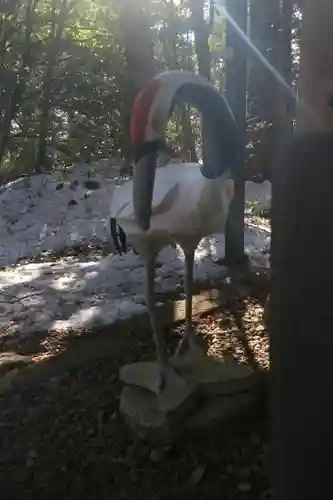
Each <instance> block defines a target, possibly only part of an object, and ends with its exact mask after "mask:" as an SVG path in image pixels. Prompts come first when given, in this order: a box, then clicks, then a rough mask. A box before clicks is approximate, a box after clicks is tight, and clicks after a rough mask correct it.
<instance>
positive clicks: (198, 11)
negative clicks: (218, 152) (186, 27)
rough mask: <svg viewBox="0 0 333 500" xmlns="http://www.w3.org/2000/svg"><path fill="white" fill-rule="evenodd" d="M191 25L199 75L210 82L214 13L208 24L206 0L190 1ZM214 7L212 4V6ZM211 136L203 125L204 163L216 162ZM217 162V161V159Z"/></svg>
mask: <svg viewBox="0 0 333 500" xmlns="http://www.w3.org/2000/svg"><path fill="white" fill-rule="evenodd" d="M189 5H190V9H191V25H192V29H193V31H194V47H195V52H196V55H197V60H198V70H199V74H200V75H201V76H203V77H205V78H207V79H208V80H210V79H211V54H210V50H209V43H208V38H209V35H210V32H211V27H212V24H213V15H214V13H213V11H212V12H211V19H210V22H209V23H207V22H206V21H205V18H204V7H205V0H190V2H189ZM211 5H212V4H211ZM209 141H210V135H209V132H208V130H206V127H205V124H204V123H202V134H201V144H202V159H203V162H204V163H209V162H212V161H214V158H210V151H211V147H210V144H209ZM215 161H216V159H215Z"/></svg>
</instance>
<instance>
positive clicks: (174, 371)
mask: <svg viewBox="0 0 333 500" xmlns="http://www.w3.org/2000/svg"><path fill="white" fill-rule="evenodd" d="M179 383H181V385H184V384H186V381H185V379H184V378H183V377H182V374H181V371H180V370H179V369H178V367H174V366H171V365H170V364H169V363H163V364H159V366H158V373H157V380H156V393H157V395H161V394H162V393H163V391H165V390H166V388H167V386H168V385H169V388H172V387H173V386H174V385H175V384H178V385H179Z"/></svg>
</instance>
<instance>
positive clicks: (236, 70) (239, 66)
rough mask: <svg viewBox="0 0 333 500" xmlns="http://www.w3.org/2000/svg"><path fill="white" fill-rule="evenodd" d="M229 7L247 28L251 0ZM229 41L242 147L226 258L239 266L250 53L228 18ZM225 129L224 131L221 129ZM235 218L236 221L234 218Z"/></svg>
mask: <svg viewBox="0 0 333 500" xmlns="http://www.w3.org/2000/svg"><path fill="white" fill-rule="evenodd" d="M227 10H228V13H229V15H230V18H231V19H233V20H234V22H236V23H237V25H238V27H239V28H240V29H241V30H242V31H243V32H244V33H246V32H247V0H237V2H236V1H234V0H229V1H228V2H227ZM227 45H228V48H232V51H233V57H232V58H231V59H229V60H228V61H227V68H226V96H227V99H228V102H229V104H230V107H231V109H232V111H233V113H234V116H235V120H236V123H237V129H238V134H239V148H238V151H237V158H236V162H235V165H233V166H232V171H233V176H234V180H235V197H234V199H233V201H232V203H231V206H230V210H229V217H228V220H227V226H226V261H227V264H228V265H229V266H230V267H234V268H237V267H238V266H241V265H242V264H243V263H244V260H245V256H244V208H245V207H244V200H245V192H244V190H245V187H244V176H245V169H244V167H245V131H246V86H247V85H246V83H247V71H246V55H245V50H244V42H243V41H242V40H241V38H240V36H239V33H238V32H237V30H236V29H235V26H234V24H233V23H232V22H231V21H230V20H228V25H227ZM221 133H223V131H221ZM231 221H232V222H231Z"/></svg>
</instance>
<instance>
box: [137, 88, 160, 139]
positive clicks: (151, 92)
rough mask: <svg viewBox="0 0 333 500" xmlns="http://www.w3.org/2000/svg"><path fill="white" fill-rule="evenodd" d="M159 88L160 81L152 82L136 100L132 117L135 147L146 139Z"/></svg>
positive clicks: (142, 90)
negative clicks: (152, 107)
mask: <svg viewBox="0 0 333 500" xmlns="http://www.w3.org/2000/svg"><path fill="white" fill-rule="evenodd" d="M159 87H160V83H159V82H158V80H155V79H152V80H150V81H149V82H148V83H147V84H146V85H145V86H144V87H143V88H142V89H141V90H140V92H139V93H138V94H137V96H136V98H135V100H134V104H133V108H132V116H131V142H132V145H133V146H135V145H136V144H138V143H139V142H141V141H144V139H145V132H146V127H147V123H148V118H149V112H150V107H151V105H152V103H153V101H154V98H155V96H156V93H157V91H158V89H159Z"/></svg>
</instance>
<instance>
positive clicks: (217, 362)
mask: <svg viewBox="0 0 333 500" xmlns="http://www.w3.org/2000/svg"><path fill="white" fill-rule="evenodd" d="M170 364H171V365H172V366H173V367H174V368H175V371H174V372H173V371H172V370H171V371H170V375H169V377H168V380H167V384H166V387H165V389H164V390H163V391H162V393H161V394H158V393H157V391H156V377H157V365H156V362H154V361H149V362H148V361H147V362H139V363H133V364H131V365H126V366H124V367H123V368H122V369H121V370H120V377H121V379H122V381H123V382H125V383H126V384H128V385H127V386H126V387H125V388H124V389H123V391H122V394H121V399H120V411H121V412H122V413H123V414H124V416H125V418H126V420H127V422H128V423H129V425H130V426H131V428H132V429H135V431H136V432H137V434H139V435H141V436H142V437H143V436H150V437H151V436H154V439H155V438H156V437H157V440H159V441H160V440H162V441H164V440H169V439H171V438H172V437H174V436H175V435H177V433H178V432H179V431H180V432H183V431H184V430H195V429H197V430H200V429H204V430H207V429H208V428H209V427H210V426H212V425H213V424H215V423H217V422H220V421H225V420H226V419H229V418H230V417H232V416H233V415H235V414H237V413H239V412H240V411H242V410H243V409H244V408H245V407H247V406H248V405H250V404H252V402H253V399H254V398H253V396H254V394H255V391H254V390H253V389H254V387H255V382H256V377H255V375H254V372H253V370H252V369H251V368H249V367H248V366H247V365H244V364H239V363H237V362H236V361H234V360H228V361H223V360H221V359H219V358H215V357H213V356H205V355H198V353H196V352H194V351H193V352H189V353H188V354H187V355H186V356H183V357H181V358H172V359H170Z"/></svg>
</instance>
